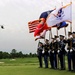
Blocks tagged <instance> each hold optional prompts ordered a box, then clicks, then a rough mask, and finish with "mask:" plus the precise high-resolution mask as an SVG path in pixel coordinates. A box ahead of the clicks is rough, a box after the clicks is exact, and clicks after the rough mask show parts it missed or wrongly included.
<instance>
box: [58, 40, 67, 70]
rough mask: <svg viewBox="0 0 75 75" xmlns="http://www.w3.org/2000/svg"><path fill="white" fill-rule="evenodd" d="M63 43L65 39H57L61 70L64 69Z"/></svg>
mask: <svg viewBox="0 0 75 75" xmlns="http://www.w3.org/2000/svg"><path fill="white" fill-rule="evenodd" d="M65 43H66V41H65V40H63V41H59V48H60V52H59V54H58V55H59V59H60V66H61V70H64V69H65Z"/></svg>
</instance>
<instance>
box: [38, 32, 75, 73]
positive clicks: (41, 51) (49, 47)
mask: <svg viewBox="0 0 75 75" xmlns="http://www.w3.org/2000/svg"><path fill="white" fill-rule="evenodd" d="M37 56H38V59H39V67H40V68H42V67H43V58H44V64H45V68H49V66H50V68H51V69H60V70H65V69H66V66H68V70H69V71H74V72H75V32H68V38H65V36H63V35H60V36H56V35H55V36H54V38H52V39H51V40H48V39H45V43H42V42H39V44H38V48H37ZM66 57H67V59H65V58H66ZM67 62H68V63H67ZM49 63H50V65H49Z"/></svg>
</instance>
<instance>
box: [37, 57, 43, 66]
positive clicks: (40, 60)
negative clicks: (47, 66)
mask: <svg viewBox="0 0 75 75" xmlns="http://www.w3.org/2000/svg"><path fill="white" fill-rule="evenodd" d="M38 59H39V66H40V67H42V56H38Z"/></svg>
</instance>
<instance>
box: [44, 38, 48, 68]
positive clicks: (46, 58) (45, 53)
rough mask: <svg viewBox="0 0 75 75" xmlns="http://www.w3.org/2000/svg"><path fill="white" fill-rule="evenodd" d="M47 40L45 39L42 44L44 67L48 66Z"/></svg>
mask: <svg viewBox="0 0 75 75" xmlns="http://www.w3.org/2000/svg"><path fill="white" fill-rule="evenodd" d="M48 51H49V40H48V39H46V40H45V44H44V62H45V68H48V56H49V53H48Z"/></svg>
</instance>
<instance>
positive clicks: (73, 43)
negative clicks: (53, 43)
mask: <svg viewBox="0 0 75 75" xmlns="http://www.w3.org/2000/svg"><path fill="white" fill-rule="evenodd" d="M72 36H73V39H72V50H73V52H72V61H73V71H74V72H75V32H73V33H72Z"/></svg>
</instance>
